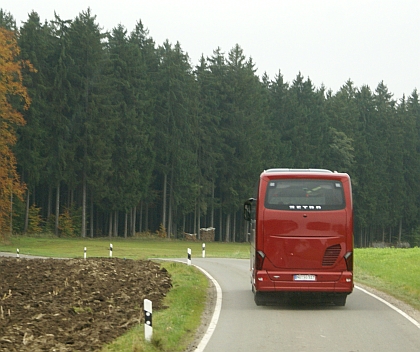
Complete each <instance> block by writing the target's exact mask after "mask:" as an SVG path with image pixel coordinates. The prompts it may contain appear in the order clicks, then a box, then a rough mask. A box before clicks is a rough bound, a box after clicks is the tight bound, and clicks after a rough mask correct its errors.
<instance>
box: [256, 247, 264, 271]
mask: <svg viewBox="0 0 420 352" xmlns="http://www.w3.org/2000/svg"><path fill="white" fill-rule="evenodd" d="M264 259H265V254H264V252H263V251H257V255H256V256H255V268H256V269H257V270H261V269H262V267H263V264H264Z"/></svg>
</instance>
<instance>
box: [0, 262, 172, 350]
mask: <svg viewBox="0 0 420 352" xmlns="http://www.w3.org/2000/svg"><path fill="white" fill-rule="evenodd" d="M171 286H172V284H171V278H170V276H169V274H168V272H167V271H166V269H164V268H163V269H161V268H160V265H159V264H156V263H154V262H151V261H137V260H124V259H119V258H109V259H108V258H90V259H86V260H84V259H63V260H61V259H22V258H21V259H18V258H0V351H8V352H10V351H60V352H61V351H97V350H100V349H101V347H102V346H103V345H104V344H105V343H108V342H110V341H112V340H114V339H115V338H116V337H118V336H120V335H122V334H124V332H125V331H127V330H128V329H129V328H130V327H132V326H133V325H134V324H138V323H139V322H140V321H141V320H142V319H143V301H144V299H146V298H147V299H149V300H151V301H152V302H153V311H155V310H158V309H162V308H164V307H163V306H162V301H163V298H164V297H165V295H166V293H167V292H168V291H169V289H170V288H171Z"/></svg>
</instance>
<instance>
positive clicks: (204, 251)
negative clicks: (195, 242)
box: [203, 243, 206, 258]
mask: <svg viewBox="0 0 420 352" xmlns="http://www.w3.org/2000/svg"><path fill="white" fill-rule="evenodd" d="M205 257H206V244H205V243H203V258H205Z"/></svg>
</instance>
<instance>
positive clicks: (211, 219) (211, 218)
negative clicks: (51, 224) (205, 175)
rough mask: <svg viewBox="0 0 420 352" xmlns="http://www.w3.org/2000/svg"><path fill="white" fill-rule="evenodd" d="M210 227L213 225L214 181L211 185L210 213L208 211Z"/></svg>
mask: <svg viewBox="0 0 420 352" xmlns="http://www.w3.org/2000/svg"><path fill="white" fill-rule="evenodd" d="M210 227H214V182H213V183H212V185H211V213H210Z"/></svg>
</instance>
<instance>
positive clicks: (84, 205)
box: [82, 174, 86, 237]
mask: <svg viewBox="0 0 420 352" xmlns="http://www.w3.org/2000/svg"><path fill="white" fill-rule="evenodd" d="M82 184H83V186H82V237H86V175H84V174H83V182H82Z"/></svg>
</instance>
